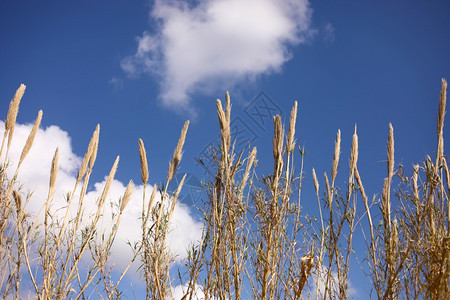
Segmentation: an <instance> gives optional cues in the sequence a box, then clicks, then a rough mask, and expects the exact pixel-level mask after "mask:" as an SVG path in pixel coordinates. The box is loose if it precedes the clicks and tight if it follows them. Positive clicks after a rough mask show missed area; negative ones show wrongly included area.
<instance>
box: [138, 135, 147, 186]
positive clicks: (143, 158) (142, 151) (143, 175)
mask: <svg viewBox="0 0 450 300" xmlns="http://www.w3.org/2000/svg"><path fill="white" fill-rule="evenodd" d="M139 158H140V160H141V178H142V183H143V184H146V183H147V181H148V164H147V154H146V152H145V146H144V142H143V141H142V139H139Z"/></svg>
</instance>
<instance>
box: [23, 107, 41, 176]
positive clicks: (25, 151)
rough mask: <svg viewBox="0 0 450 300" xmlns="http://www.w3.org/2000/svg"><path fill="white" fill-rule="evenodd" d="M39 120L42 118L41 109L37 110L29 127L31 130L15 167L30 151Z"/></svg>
mask: <svg viewBox="0 0 450 300" xmlns="http://www.w3.org/2000/svg"><path fill="white" fill-rule="evenodd" d="M41 120H42V110H40V111H39V112H38V115H37V117H36V121H35V122H34V125H33V128H32V129H31V132H30V134H29V135H28V138H27V141H26V143H25V146H24V147H23V149H22V154H21V155H20V159H19V163H18V165H17V168H19V166H20V165H21V164H22V162H23V160H24V159H25V157H26V156H27V154H28V152H29V151H30V149H31V146H32V145H33V141H34V138H35V137H36V133H37V131H38V129H39V125H40V124H41Z"/></svg>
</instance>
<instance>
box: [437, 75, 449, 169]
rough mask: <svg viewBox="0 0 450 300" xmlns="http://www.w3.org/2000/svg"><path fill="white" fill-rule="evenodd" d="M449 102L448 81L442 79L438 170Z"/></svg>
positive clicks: (442, 153)
mask: <svg viewBox="0 0 450 300" xmlns="http://www.w3.org/2000/svg"><path fill="white" fill-rule="evenodd" d="M446 102H447V81H446V80H445V79H444V78H442V88H441V95H440V97H439V112H438V117H437V136H438V149H437V155H436V168H438V166H439V161H440V160H441V157H442V156H443V155H444V117H445V105H446Z"/></svg>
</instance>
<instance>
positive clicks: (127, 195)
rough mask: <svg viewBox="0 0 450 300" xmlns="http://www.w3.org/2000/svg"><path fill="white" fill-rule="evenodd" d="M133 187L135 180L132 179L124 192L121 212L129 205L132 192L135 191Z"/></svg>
mask: <svg viewBox="0 0 450 300" xmlns="http://www.w3.org/2000/svg"><path fill="white" fill-rule="evenodd" d="M133 188H134V184H133V181H132V180H130V182H128V185H127V187H126V189H125V192H124V194H123V197H122V203H121V205H120V212H121V213H122V212H123V210H124V209H125V207H126V206H127V204H128V202H129V201H130V199H131V194H132V193H133Z"/></svg>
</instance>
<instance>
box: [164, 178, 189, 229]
mask: <svg viewBox="0 0 450 300" xmlns="http://www.w3.org/2000/svg"><path fill="white" fill-rule="evenodd" d="M185 179H186V174H184V176H183V178H182V179H181V181H180V183H179V184H178V187H177V190H176V192H175V195H174V196H173V198H172V205H171V207H170V211H169V217H168V218H167V223H168V224H169V223H170V221H171V220H172V216H173V212H174V211H175V205H176V204H177V202H178V196H179V195H180V192H181V188H182V187H183V184H184V180H185Z"/></svg>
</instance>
